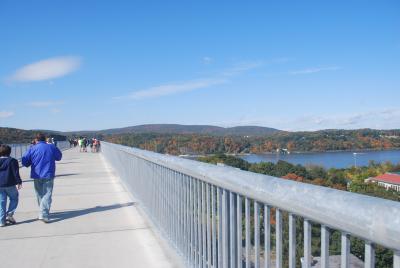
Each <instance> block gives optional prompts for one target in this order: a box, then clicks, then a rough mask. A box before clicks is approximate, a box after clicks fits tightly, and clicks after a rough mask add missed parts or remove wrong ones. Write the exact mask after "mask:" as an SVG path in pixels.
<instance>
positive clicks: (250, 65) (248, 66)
mask: <svg viewBox="0 0 400 268" xmlns="http://www.w3.org/2000/svg"><path fill="white" fill-rule="evenodd" d="M262 65H264V62H263V61H252V62H241V63H239V64H236V65H235V66H233V67H232V68H230V69H228V70H225V71H224V72H222V75H223V76H228V77H229V76H235V75H239V74H241V73H244V72H247V71H250V70H252V69H256V68H259V67H261V66H262Z"/></svg>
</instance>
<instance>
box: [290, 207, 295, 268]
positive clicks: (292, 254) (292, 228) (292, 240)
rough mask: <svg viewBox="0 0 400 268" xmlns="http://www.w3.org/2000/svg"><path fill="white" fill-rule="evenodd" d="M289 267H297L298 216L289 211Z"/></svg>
mask: <svg viewBox="0 0 400 268" xmlns="http://www.w3.org/2000/svg"><path fill="white" fill-rule="evenodd" d="M289 268H296V216H294V215H293V214H292V213H289Z"/></svg>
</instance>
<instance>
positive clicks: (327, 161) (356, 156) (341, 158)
mask: <svg viewBox="0 0 400 268" xmlns="http://www.w3.org/2000/svg"><path fill="white" fill-rule="evenodd" d="M240 158H242V159H244V160H246V161H248V162H250V163H258V162H273V163H276V162H278V160H284V161H287V162H289V163H292V164H300V165H303V166H306V165H319V166H323V167H325V168H347V167H351V166H354V165H356V166H366V165H368V162H369V161H371V160H373V161H375V162H378V163H382V162H385V161H390V162H392V163H394V164H397V163H400V150H385V151H362V152H360V151H357V152H319V153H291V154H250V155H245V156H240Z"/></svg>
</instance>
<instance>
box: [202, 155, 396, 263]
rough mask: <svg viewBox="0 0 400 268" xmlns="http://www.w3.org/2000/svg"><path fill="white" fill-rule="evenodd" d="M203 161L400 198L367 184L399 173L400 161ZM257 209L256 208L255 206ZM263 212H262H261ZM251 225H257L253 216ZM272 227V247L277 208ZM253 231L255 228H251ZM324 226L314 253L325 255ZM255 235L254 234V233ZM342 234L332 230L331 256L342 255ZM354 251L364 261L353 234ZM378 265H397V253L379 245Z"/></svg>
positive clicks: (299, 251)
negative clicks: (332, 164) (350, 164)
mask: <svg viewBox="0 0 400 268" xmlns="http://www.w3.org/2000/svg"><path fill="white" fill-rule="evenodd" d="M198 160H199V161H202V162H206V163H213V164H217V163H223V164H226V165H229V166H232V167H236V168H240V169H242V170H247V171H251V172H256V173H261V174H265V175H270V176H275V177H281V178H284V179H289V180H295V181H299V182H304V183H311V184H315V185H320V186H325V187H331V188H335V189H339V190H344V191H351V192H355V193H360V194H366V195H370V196H375V197H380V198H386V199H390V200H393V201H400V193H399V192H396V191H394V190H386V189H385V188H384V187H381V186H378V185H377V184H375V183H364V180H365V179H367V178H369V177H374V176H377V175H379V174H383V173H385V172H399V171H400V163H399V164H397V165H394V164H392V163H390V162H387V163H382V164H377V163H375V162H370V164H369V165H368V166H364V167H358V168H346V169H336V168H331V169H325V168H322V167H320V166H307V167H304V166H301V165H293V164H290V163H288V162H285V161H278V162H277V163H276V164H274V163H269V162H262V163H255V164H252V163H249V162H247V161H245V160H243V159H240V158H237V157H234V156H227V155H224V154H219V155H214V156H209V157H200V158H198ZM251 209H253V207H252V208H251ZM261 215H262V213H261ZM303 220H304V219H302V218H300V217H297V219H296V230H297V231H296V236H297V238H296V243H297V244H296V255H297V256H303V243H302V242H303V227H304V226H303ZM251 224H252V225H253V224H254V223H253V219H252V222H251ZM271 224H272V225H271V229H272V244H271V245H272V248H274V247H275V225H274V224H275V210H274V209H273V210H272V213H271ZM251 230H252V232H253V228H251ZM320 230H321V226H320V224H317V223H314V224H313V226H312V243H311V244H312V255H313V256H320V255H321V252H320V250H321V246H320V241H321V232H320ZM263 232H264V230H263V229H261V234H260V237H261V243H262V244H263V243H264V241H263V238H264V234H263ZM288 233H289V226H288V213H287V212H283V236H284V237H286V238H287V237H288ZM251 237H254V234H253V233H252V234H251ZM340 240H341V233H340V232H339V231H332V233H331V242H330V255H340V254H341V242H340ZM287 241H288V240H287V239H284V240H283V260H284V267H287V266H288V258H289V244H288V242H287ZM351 253H352V254H354V255H355V256H356V257H358V258H359V259H361V260H364V241H363V240H361V239H359V238H356V237H351ZM375 264H376V267H392V265H393V252H392V251H391V250H389V249H386V248H384V247H382V246H379V245H377V246H376V263H375ZM297 266H301V264H300V261H299V258H297Z"/></svg>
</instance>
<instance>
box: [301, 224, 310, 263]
mask: <svg viewBox="0 0 400 268" xmlns="http://www.w3.org/2000/svg"><path fill="white" fill-rule="evenodd" d="M303 262H304V266H303V268H310V267H311V223H310V221H309V220H307V219H304V256H303Z"/></svg>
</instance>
